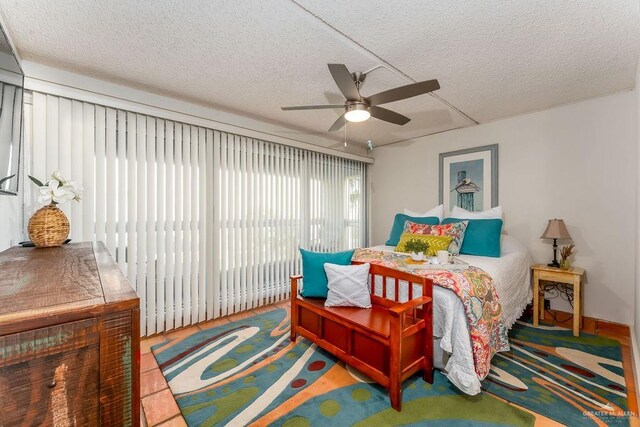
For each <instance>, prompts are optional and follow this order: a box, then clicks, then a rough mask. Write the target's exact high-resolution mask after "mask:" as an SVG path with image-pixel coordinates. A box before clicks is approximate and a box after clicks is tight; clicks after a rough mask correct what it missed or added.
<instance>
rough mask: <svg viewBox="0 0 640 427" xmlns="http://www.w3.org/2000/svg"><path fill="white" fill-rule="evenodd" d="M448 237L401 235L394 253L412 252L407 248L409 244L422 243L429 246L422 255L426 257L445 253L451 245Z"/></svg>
mask: <svg viewBox="0 0 640 427" xmlns="http://www.w3.org/2000/svg"><path fill="white" fill-rule="evenodd" d="M451 240H452V239H451V237H450V236H431V235H428V234H410V233H402V236H400V241H399V242H398V246H396V252H414V251H413V250H411V249H409V248H407V246H408V245H409V243H411V242H415V241H418V242H423V243H426V244H427V245H429V247H428V248H427V250H426V251H424V254H425V255H427V256H435V255H436V253H437V252H438V251H446V250H447V248H448V247H449V245H450V244H451ZM409 246H410V245H409Z"/></svg>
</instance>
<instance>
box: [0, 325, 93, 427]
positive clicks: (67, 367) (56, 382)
mask: <svg viewBox="0 0 640 427" xmlns="http://www.w3.org/2000/svg"><path fill="white" fill-rule="evenodd" d="M99 339H100V336H99V331H98V321H97V319H87V320H81V321H78V322H72V323H65V324H61V325H56V326H51V327H48V328H42V329H36V330H33V331H27V332H21V333H18V334H12V335H5V336H3V337H0V396H2V404H1V405H0V425H2V426H13V425H44V426H47V425H98V424H99V419H100V411H99V402H98V398H97V397H98V390H99V384H100V363H99V362H100V345H99V342H100V341H99Z"/></svg>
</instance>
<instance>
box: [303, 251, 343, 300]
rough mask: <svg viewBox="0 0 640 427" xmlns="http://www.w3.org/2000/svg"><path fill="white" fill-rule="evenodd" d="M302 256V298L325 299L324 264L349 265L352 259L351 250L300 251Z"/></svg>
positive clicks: (325, 277) (325, 280)
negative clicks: (333, 251) (331, 251)
mask: <svg viewBox="0 0 640 427" xmlns="http://www.w3.org/2000/svg"><path fill="white" fill-rule="evenodd" d="M300 254H301V255H302V292H301V294H302V296H303V297H316V298H326V297H327V274H326V273H325V271H324V265H325V263H331V264H338V265H350V264H351V258H353V250H351V251H344V252H337V253H325V252H310V251H305V250H304V249H300Z"/></svg>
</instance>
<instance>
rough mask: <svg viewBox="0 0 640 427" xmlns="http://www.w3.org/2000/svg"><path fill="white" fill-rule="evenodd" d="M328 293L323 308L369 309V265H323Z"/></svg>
mask: <svg viewBox="0 0 640 427" xmlns="http://www.w3.org/2000/svg"><path fill="white" fill-rule="evenodd" d="M324 271H325V272H326V273H327V279H328V287H329V291H328V293H327V300H326V301H325V302H324V305H325V307H360V308H371V295H369V286H368V285H367V279H368V278H369V264H361V265H337V264H330V263H325V265H324Z"/></svg>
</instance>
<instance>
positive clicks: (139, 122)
mask: <svg viewBox="0 0 640 427" xmlns="http://www.w3.org/2000/svg"><path fill="white" fill-rule="evenodd" d="M25 115H28V116H29V117H28V118H27V119H26V120H25V123H26V125H28V126H30V127H31V129H29V130H27V132H25V135H26V137H27V138H31V139H32V140H31V143H30V144H29V146H30V148H31V150H30V153H29V156H27V158H29V159H31V162H32V170H27V171H26V172H27V173H29V174H31V175H34V176H36V177H38V178H40V179H48V175H49V174H51V172H52V171H54V170H56V169H58V170H60V171H61V172H62V174H63V176H65V177H68V178H70V179H71V180H73V181H75V182H77V183H81V184H82V186H83V187H84V195H83V200H82V201H81V202H80V203H75V202H72V203H70V204H66V205H61V206H60V207H61V209H62V210H63V211H64V212H65V213H66V214H67V216H68V218H69V221H70V223H71V235H70V238H71V239H72V240H74V241H87V240H90V241H103V242H105V244H106V246H107V248H108V249H109V251H110V252H111V254H112V255H113V256H114V258H115V259H116V260H117V262H118V264H119V265H120V268H121V269H122V271H123V272H124V274H126V275H127V277H128V278H129V280H130V281H131V283H132V285H133V286H134V287H135V289H136V291H137V293H138V295H139V296H140V309H141V331H142V335H152V334H155V333H159V332H162V331H165V330H170V329H174V328H179V327H182V326H185V325H189V324H192V323H197V322H201V321H204V320H207V319H212V318H215V317H219V316H224V315H227V314H231V313H235V312H238V311H242V310H246V309H250V308H253V307H257V306H260V305H263V304H268V303H271V302H276V301H280V300H282V299H285V298H288V297H289V292H290V289H289V281H288V277H289V276H290V275H292V274H296V273H299V272H300V267H301V266H300V258H299V251H298V248H299V247H304V248H309V249H310V250H315V251H338V250H344V249H347V248H353V247H358V246H363V245H364V244H365V238H366V235H365V230H366V227H365V219H366V212H365V206H366V203H365V192H364V187H365V177H366V165H365V164H364V163H361V162H358V161H353V160H347V159H342V158H338V157H335V156H331V155H327V154H321V153H316V152H312V151H308V150H304V149H300V148H294V147H289V146H284V145H280V144H275V143H271V142H267V141H263V140H259V139H254V138H248V137H245V136H241V135H235V134H231V133H228V132H222V131H217V130H214V129H208V128H204V127H199V126H193V125H189V124H185V123H179V122H175V121H171V120H165V119H161V118H156V117H151V116H147V115H143V114H137V113H132V112H129V111H122V110H117V109H113V108H109V107H105V106H101V105H95V104H90V103H86V102H81V101H76V100H71V99H66V98H62V97H57V96H52V95H48V94H43V93H37V92H34V93H33V103H32V106H28V107H27V108H25ZM28 168H29V166H27V169H28ZM25 194H26V197H32V196H31V194H32V193H31V192H26V193H25ZM25 204H26V205H27V206H32V200H27V201H25ZM34 208H35V206H34Z"/></svg>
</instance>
